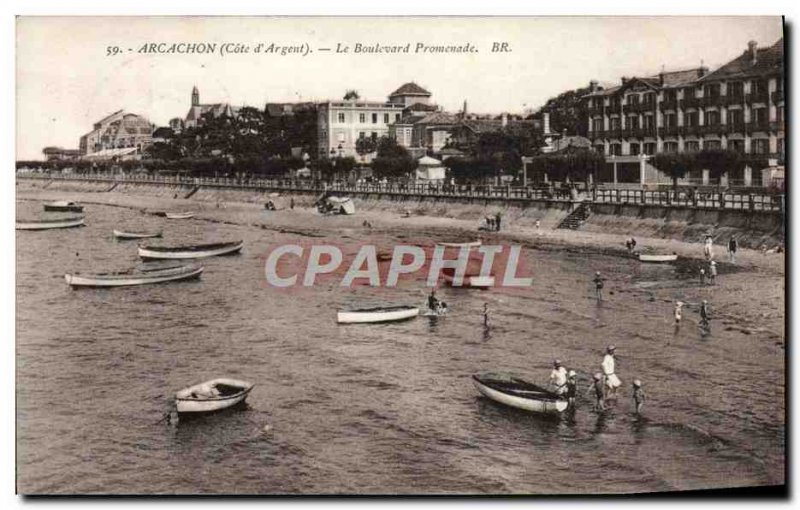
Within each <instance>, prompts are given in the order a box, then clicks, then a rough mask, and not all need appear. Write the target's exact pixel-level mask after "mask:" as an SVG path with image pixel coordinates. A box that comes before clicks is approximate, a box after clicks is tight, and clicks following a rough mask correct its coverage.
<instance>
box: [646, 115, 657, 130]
mask: <svg viewBox="0 0 800 510" xmlns="http://www.w3.org/2000/svg"><path fill="white" fill-rule="evenodd" d="M655 127H656V118H655V116H654V115H645V116H644V128H645V129H646V130H648V131H652V130H653V129H655Z"/></svg>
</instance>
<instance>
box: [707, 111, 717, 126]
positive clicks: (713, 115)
mask: <svg viewBox="0 0 800 510" xmlns="http://www.w3.org/2000/svg"><path fill="white" fill-rule="evenodd" d="M706 126H719V112H718V111H716V110H712V111H709V112H706Z"/></svg>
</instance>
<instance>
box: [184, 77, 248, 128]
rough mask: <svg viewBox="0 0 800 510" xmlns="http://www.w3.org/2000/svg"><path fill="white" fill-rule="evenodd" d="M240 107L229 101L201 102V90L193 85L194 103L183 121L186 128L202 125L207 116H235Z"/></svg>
mask: <svg viewBox="0 0 800 510" xmlns="http://www.w3.org/2000/svg"><path fill="white" fill-rule="evenodd" d="M239 109H240V107H238V106H231V105H230V104H229V103H209V104H201V103H200V91H199V90H198V89H197V86H194V87H192V104H191V106H190V107H189V111H188V112H187V113H186V117H185V118H184V121H183V127H184V128H187V129H188V128H192V127H197V126H199V125H201V124H202V123H203V122H204V120H205V119H206V118H219V117H235V116H236V115H237V114H238V112H239Z"/></svg>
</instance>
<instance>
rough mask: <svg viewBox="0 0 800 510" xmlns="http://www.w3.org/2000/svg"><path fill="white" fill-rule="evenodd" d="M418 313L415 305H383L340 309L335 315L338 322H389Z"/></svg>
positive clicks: (408, 317) (411, 316)
mask: <svg viewBox="0 0 800 510" xmlns="http://www.w3.org/2000/svg"><path fill="white" fill-rule="evenodd" d="M417 315H419V308H417V307H416V306H408V305H403V306H384V307H376V308H360V309H356V310H345V311H341V312H339V313H338V314H337V315H336V322H338V323H339V324H357V323H369V322H390V321H402V320H406V319H411V318H413V317H416V316H417Z"/></svg>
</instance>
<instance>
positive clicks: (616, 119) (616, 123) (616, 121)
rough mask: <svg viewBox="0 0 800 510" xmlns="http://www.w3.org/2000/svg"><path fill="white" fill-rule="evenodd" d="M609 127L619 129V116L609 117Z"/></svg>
mask: <svg viewBox="0 0 800 510" xmlns="http://www.w3.org/2000/svg"><path fill="white" fill-rule="evenodd" d="M611 129H612V130H617V129H620V119H619V117H614V118H612V119H611Z"/></svg>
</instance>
